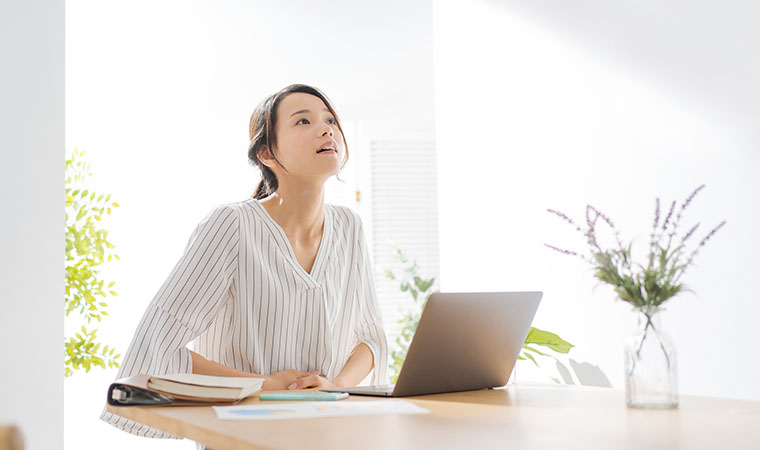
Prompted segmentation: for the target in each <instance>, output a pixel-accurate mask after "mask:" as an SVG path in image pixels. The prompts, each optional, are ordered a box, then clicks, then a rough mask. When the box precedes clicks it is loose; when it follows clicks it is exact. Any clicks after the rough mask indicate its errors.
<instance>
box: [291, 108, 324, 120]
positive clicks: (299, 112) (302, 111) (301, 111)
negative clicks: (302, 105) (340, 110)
mask: <svg viewBox="0 0 760 450" xmlns="http://www.w3.org/2000/svg"><path fill="white" fill-rule="evenodd" d="M322 111H327V112H330V110H329V109H327V108H325V109H323V110H322ZM310 112H311V110H309V109H302V110H299V111H296V112H294V113H293V114H291V115H290V117H293V116H295V115H296V114H301V113H310ZM290 117H288V118H290Z"/></svg>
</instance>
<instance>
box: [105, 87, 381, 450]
mask: <svg viewBox="0 0 760 450" xmlns="http://www.w3.org/2000/svg"><path fill="white" fill-rule="evenodd" d="M249 132H250V140H251V141H250V146H249V149H248V158H249V161H250V162H251V163H252V164H254V165H256V166H257V167H258V168H259V169H260V171H261V173H262V181H261V183H260V184H259V186H258V189H257V190H256V193H255V195H254V198H252V199H249V200H246V201H242V202H238V203H232V204H226V205H221V206H219V207H217V208H214V209H213V210H212V211H211V212H210V213H209V214H208V215H207V216H206V218H205V219H204V220H203V221H202V222H201V223H200V224H199V225H198V226H197V227H196V229H195V231H194V232H193V234H192V236H191V237H190V240H189V242H188V245H187V247H186V249H185V252H184V254H183V256H182V257H181V258H180V260H179V262H178V263H177V264H176V266H175V267H174V269H173V270H172V272H171V273H170V275H169V278H168V279H167V280H166V281H165V282H164V284H163V285H162V286H161V289H160V290H159V292H158V293H157V294H156V296H155V298H154V299H153V301H152V302H151V304H150V305H149V306H148V309H147V311H146V312H145V315H144V316H143V318H142V321H141V322H140V324H139V326H138V328H137V331H136V333H135V336H134V338H133V340H132V343H131V345H130V347H129V350H128V351H127V353H126V354H125V357H124V361H123V362H122V365H121V369H120V370H119V374H118V378H121V377H127V376H130V375H134V374H138V373H148V374H152V375H153V374H164V373H176V372H182V373H188V372H192V373H199V374H207V375H220V376H250V377H264V378H265V380H264V384H263V389H265V390H275V389H304V388H325V387H342V386H355V385H356V384H358V383H360V382H361V381H362V380H363V379H364V378H365V377H366V376H367V375H368V374H369V372H370V371H371V370H372V369H373V368H374V372H373V377H372V384H385V383H387V379H386V377H387V375H386V371H387V358H388V349H387V342H386V337H385V333H384V331H383V324H382V319H381V316H380V309H379V306H378V302H377V298H376V297H375V289H374V284H373V281H372V270H371V267H370V262H369V256H368V253H367V246H366V241H365V238H364V233H363V230H362V224H361V220H360V218H359V216H358V215H357V214H356V213H354V212H353V211H351V210H350V209H348V208H346V207H341V206H335V205H330V204H325V203H324V184H325V182H326V181H327V180H328V179H329V178H330V177H331V176H333V175H337V174H338V172H339V171H340V169H341V168H342V167H343V165H345V162H346V160H347V158H348V149H347V148H346V145H345V139H344V136H343V131H342V128H341V126H340V122H339V121H338V118H337V115H336V114H335V111H334V109H333V107H332V105H331V104H330V102H329V100H328V99H327V98H326V97H325V96H324V94H322V93H321V92H320V91H319V90H317V89H315V88H313V87H310V86H306V85H301V84H294V85H291V86H288V87H286V88H284V89H282V90H281V91H279V92H277V93H276V94H274V95H272V96H271V97H269V98H267V99H266V100H265V101H263V102H262V103H261V104H259V106H258V107H257V108H256V110H255V111H254V113H253V115H252V116H251V122H250V128H249ZM190 342H193V343H194V350H188V349H187V348H186V347H185V345H186V344H188V343H190ZM101 418H102V419H103V420H105V421H107V422H108V423H110V424H112V425H114V426H116V427H118V428H121V429H123V430H125V431H128V432H130V433H133V434H137V435H140V436H148V437H174V436H172V435H170V434H168V433H164V432H161V431H159V430H156V429H153V428H149V427H146V426H143V425H139V424H137V423H135V422H132V421H129V420H127V419H123V418H120V417H118V416H115V415H112V414H109V413H108V412H106V411H104V412H103V414H102V415H101Z"/></svg>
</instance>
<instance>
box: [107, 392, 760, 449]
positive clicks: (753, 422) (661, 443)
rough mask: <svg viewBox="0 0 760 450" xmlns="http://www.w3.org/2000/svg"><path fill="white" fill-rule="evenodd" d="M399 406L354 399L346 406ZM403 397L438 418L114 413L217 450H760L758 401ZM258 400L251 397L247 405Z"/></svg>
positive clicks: (619, 395)
mask: <svg viewBox="0 0 760 450" xmlns="http://www.w3.org/2000/svg"><path fill="white" fill-rule="evenodd" d="M395 400H396V399H385V398H379V397H363V396H355V395H354V396H351V397H349V398H348V399H346V400H341V401H342V402H346V401H395ZM401 400H407V401H410V402H412V403H415V404H416V405H419V406H421V407H423V408H426V409H428V410H430V411H431V412H432V413H431V414H420V415H375V416H354V417H326V418H314V419H282V420H266V421H256V420H241V421H227V420H224V421H223V420H219V419H217V417H216V414H215V413H214V411H213V410H212V409H211V407H208V406H201V407H177V406H174V407H114V406H108V410H109V411H111V412H112V413H114V414H118V415H120V416H123V417H126V418H129V419H132V420H135V421H137V422H140V423H143V424H146V425H149V426H152V427H155V428H159V429H161V430H164V431H168V432H170V433H172V434H175V435H178V436H183V437H186V438H189V439H192V440H194V441H198V442H202V443H204V444H206V445H207V446H208V447H209V448H213V449H215V450H223V449H240V450H243V449H245V450H248V449H264V448H266V449H298V448H308V449H310V450H318V449H331V450H334V449H357V448H361V449H394V450H397V449H429V448H430V449H480V448H488V449H491V448H494V449H495V448H499V449H501V448H504V449H506V448H509V449H523V448H529V449H533V448H552V449H576V448H577V449H597V448H598V449H613V450H617V449H721V450H728V449H754V450H760V402H756V401H746V400H732V399H722V398H711V397H697V396H686V395H682V396H681V400H680V405H679V408H678V409H674V410H638V409H628V408H627V407H626V405H625V394H624V392H623V391H622V390H618V389H608V388H594V387H586V386H572V385H570V386H568V385H544V384H522V383H518V384H514V385H508V386H505V387H503V388H499V389H490V390H482V391H468V392H458V393H450V394H436V395H425V396H419V397H404V398H402V399H401ZM258 402H259V400H258V398H257V397H251V398H249V399H246V400H245V401H244V402H242V403H241V404H252V403H258ZM278 403H279V402H278Z"/></svg>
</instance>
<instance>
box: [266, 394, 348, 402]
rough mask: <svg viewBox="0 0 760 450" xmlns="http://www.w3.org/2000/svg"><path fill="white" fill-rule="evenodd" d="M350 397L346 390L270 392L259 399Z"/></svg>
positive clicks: (306, 399) (329, 398) (310, 399)
mask: <svg viewBox="0 0 760 450" xmlns="http://www.w3.org/2000/svg"><path fill="white" fill-rule="evenodd" d="M344 398H348V393H346V392H270V393H265V394H261V395H259V400H291V401H292V400H304V401H314V400H316V401H325V400H327V401H329V400H342V399H344Z"/></svg>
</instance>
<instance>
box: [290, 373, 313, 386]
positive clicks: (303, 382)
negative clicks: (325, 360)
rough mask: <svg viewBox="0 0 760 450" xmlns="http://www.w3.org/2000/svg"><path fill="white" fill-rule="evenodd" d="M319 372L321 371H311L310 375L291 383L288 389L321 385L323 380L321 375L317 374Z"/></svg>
mask: <svg viewBox="0 0 760 450" xmlns="http://www.w3.org/2000/svg"><path fill="white" fill-rule="evenodd" d="M318 373H319V371H312V372H310V373H309V375H307V376H305V377H301V378H299V379H297V380H296V381H294V382H293V383H291V384H290V386H288V389H306V388H310V387H315V386H319V385H320V384H321V380H320V377H319V375H317V374H318Z"/></svg>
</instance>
